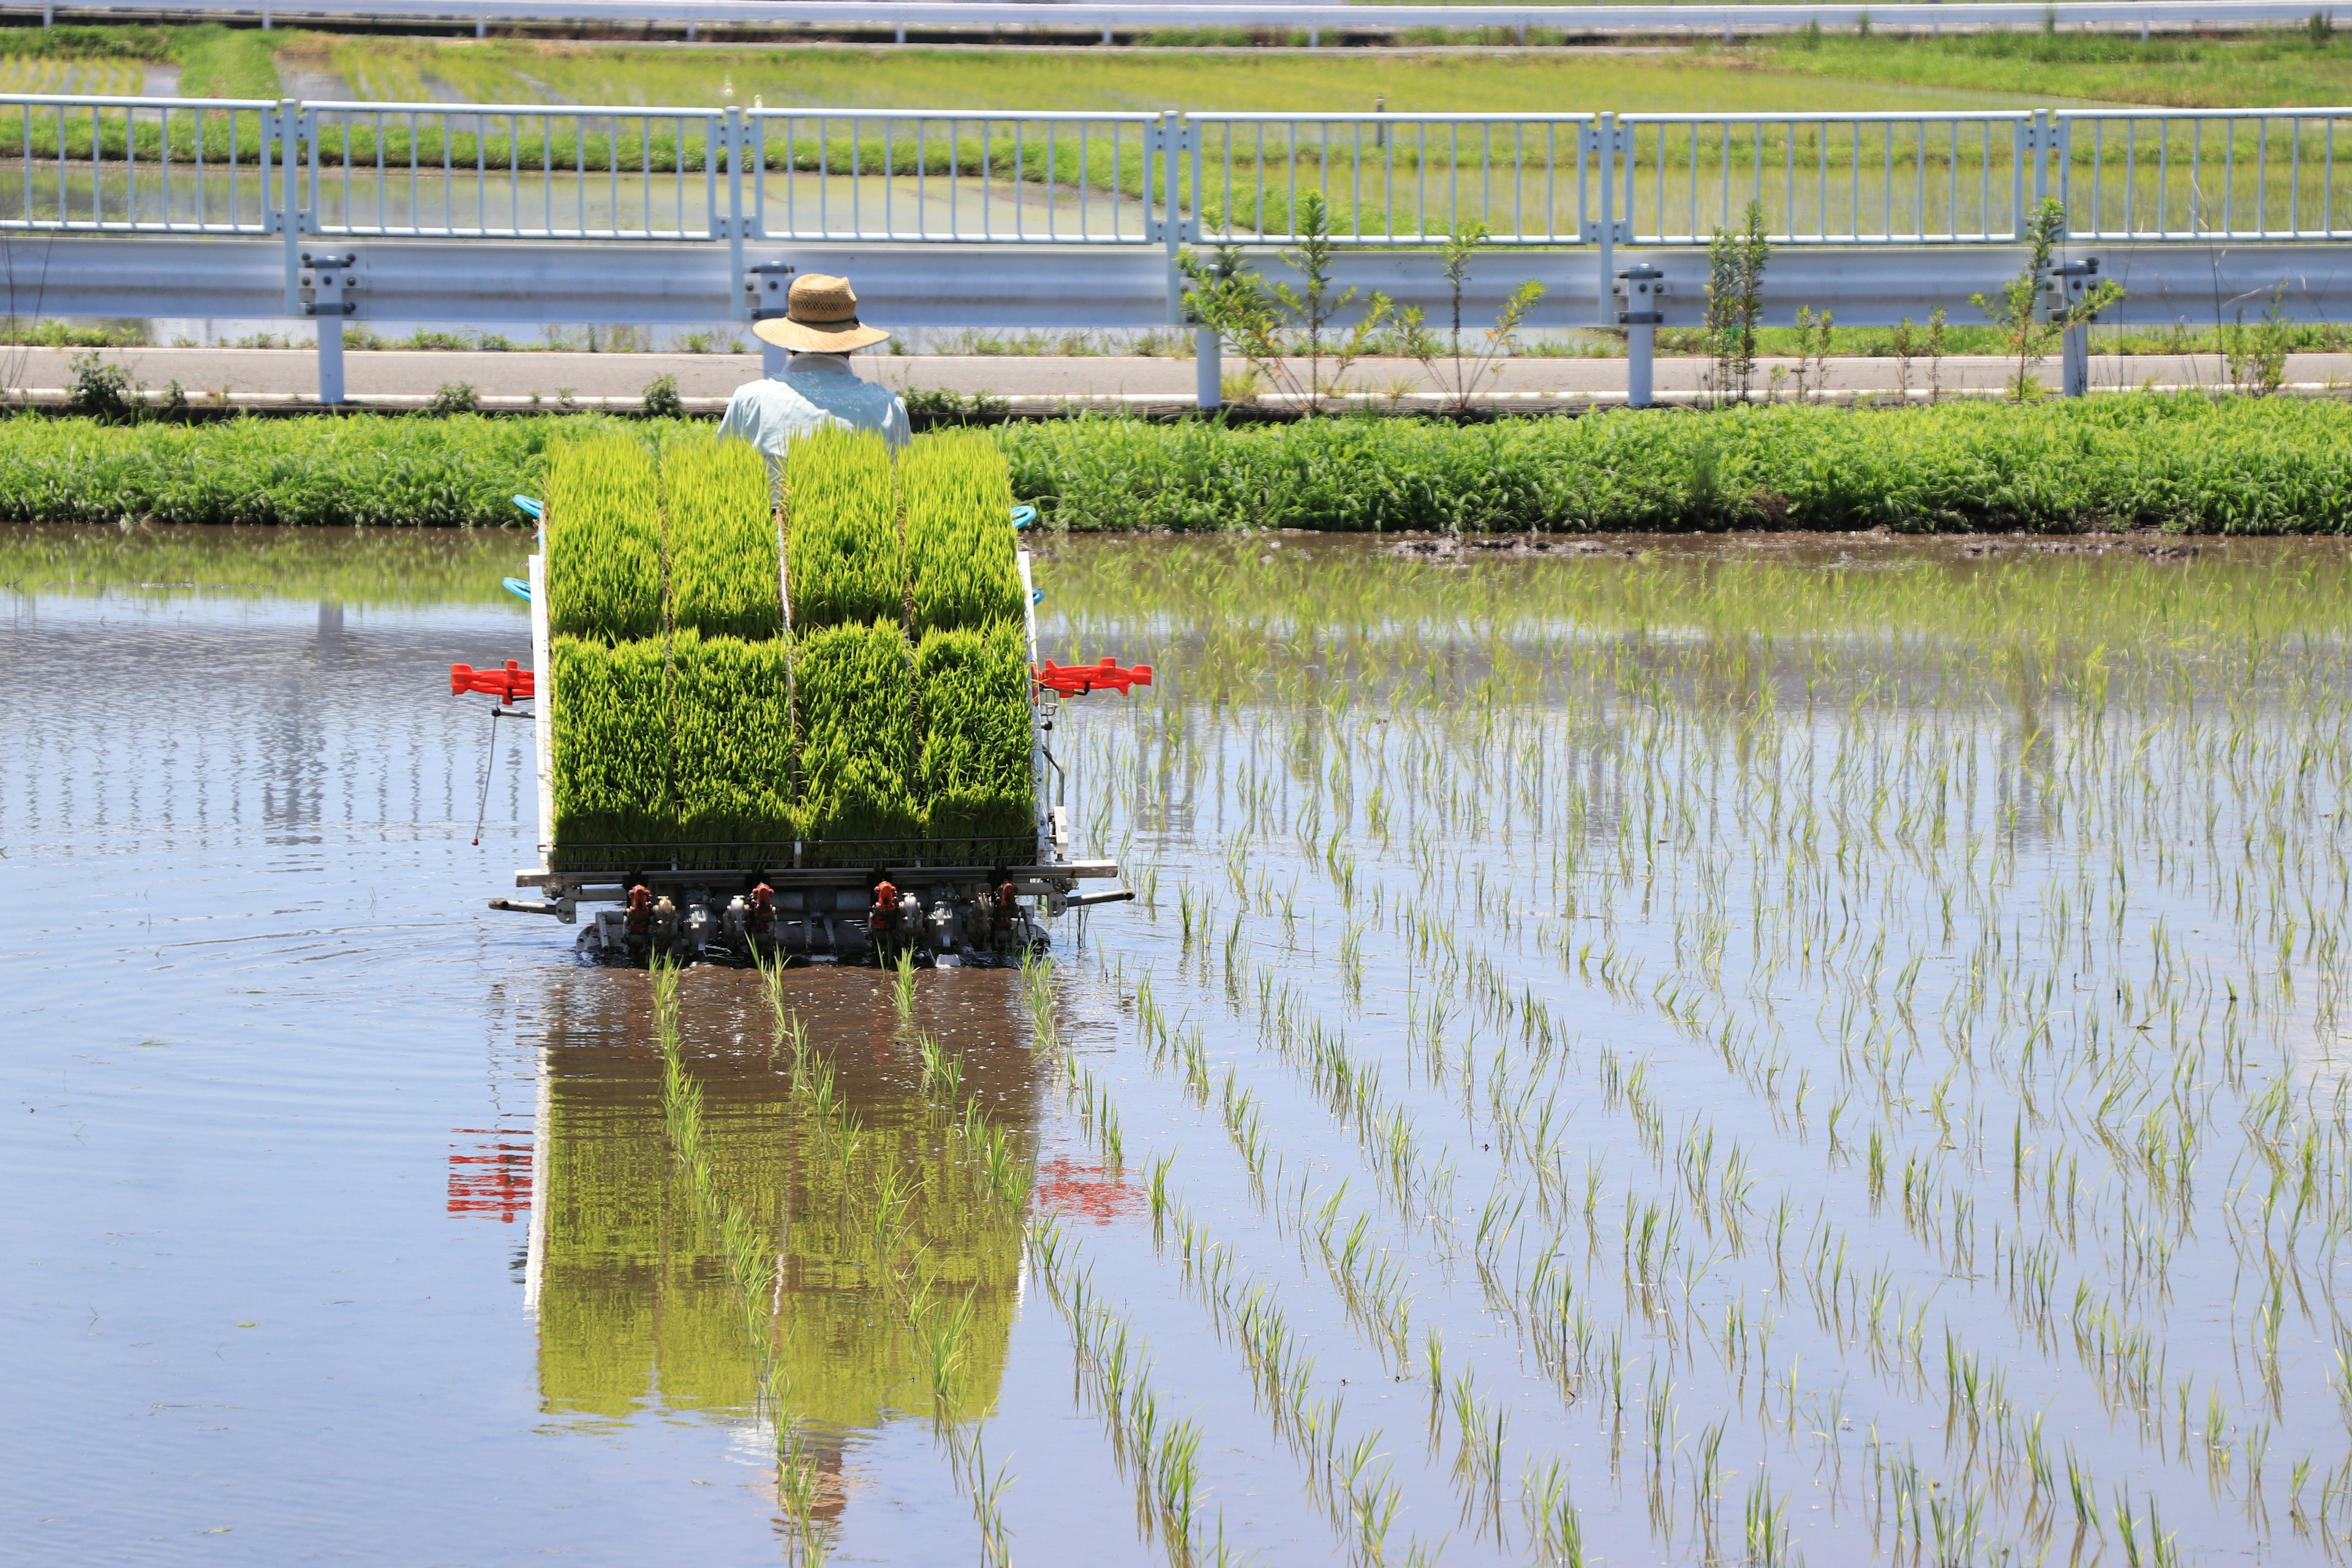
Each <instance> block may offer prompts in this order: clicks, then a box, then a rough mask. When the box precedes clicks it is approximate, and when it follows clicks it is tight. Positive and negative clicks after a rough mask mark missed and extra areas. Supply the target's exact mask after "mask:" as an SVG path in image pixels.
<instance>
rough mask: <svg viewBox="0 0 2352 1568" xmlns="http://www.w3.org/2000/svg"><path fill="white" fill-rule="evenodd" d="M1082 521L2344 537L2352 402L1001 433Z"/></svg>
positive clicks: (1062, 522) (2103, 400)
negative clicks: (2125, 530) (2135, 530)
mask: <svg viewBox="0 0 2352 1568" xmlns="http://www.w3.org/2000/svg"><path fill="white" fill-rule="evenodd" d="M998 434H999V439H1000V440H1001V441H1002V442H1003V446H1004V447H1005V451H1006V453H1007V455H1008V457H1009V458H1011V460H1012V464H1013V489H1014V490H1015V491H1016V492H1017V493H1018V494H1020V495H1021V496H1022V497H1023V498H1024V499H1025V500H1034V501H1035V502H1036V503H1037V504H1038V506H1039V508H1040V509H1041V510H1042V511H1043V512H1044V513H1045V516H1046V517H1047V518H1048V519H1049V520H1050V521H1053V522H1055V523H1056V524H1057V525H1059V526H1062V527H1066V528H1075V529H1133V528H1173V529H1215V528H1234V527H1259V528H1309V529H1335V530H1370V529H1391V530H1402V529H1463V530H1487V529H1539V530H1557V531H1564V532H1582V531H1607V530H1621V529H1622V530H1638V529H1663V530H1678V529H1679V530H1712V529H1733V528H1791V529H1831V530H1836V529H1862V528H1873V527H1886V528H1892V529H1897V530H1902V531H1937V530H2009V529H2024V530H2032V531H2048V532H2056V533H2068V532H2074V531H2081V530H2084V529H2092V528H2107V527H2154V528H2166V529H2172V530H2178V531H2190V532H2215V533H2240V532H2242V533H2287V532H2330V533H2332V532H2339V531H2343V530H2344V529H2345V528H2346V527H2347V525H2352V466H2347V463H2346V462H2345V460H2344V453H2345V452H2347V451H2352V408H2347V406H2345V405H2341V404H2336V403H2319V402H2299V401H2298V402H2284V401H2278V400H2267V401H2257V400H2252V399H2237V400H2221V401H2209V400H2207V399H2204V398H2201V397H2196V396H2190V395H2182V396H2176V397H2154V396H2129V395H2126V396H2113V397H2098V398H2089V399H2084V400H2083V401H2081V402H2074V403H2063V404H2050V405H2032V406H2018V405H1979V404H1946V405H1941V406H1938V407H1934V408H1910V409H1843V408H1832V407H1818V406H1790V405H1781V406H1776V407H1770V408H1766V407H1743V408H1735V409H1730V410H1727V411H1724V412H1720V413H1717V414H1712V415H1706V416H1694V415H1689V414H1684V413H1654V414H1623V413H1619V414H1608V415H1601V416H1593V417H1589V418H1582V419H1531V420H1502V421H1498V422H1496V423H1494V424H1490V425H1475V426H1461V427H1457V426H1446V425H1434V424H1423V423H1417V422H1407V421H1400V420H1386V419H1378V418H1348V419H1320V420H1314V421H1309V422H1304V423H1300V424H1297V425H1289V426H1260V427H1255V428H1241V429H1223V428H1220V427H1218V426H1213V425H1206V424H1184V425H1161V426H1155V425H1146V424H1142V423H1139V422H1134V421H1109V420H1076V421H1070V422H1066V423H1053V424H1038V425H1014V426H1004V427H1003V429H1002V430H1001V431H1000V432H999V433H998Z"/></svg>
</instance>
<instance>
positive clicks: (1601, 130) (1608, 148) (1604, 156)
mask: <svg viewBox="0 0 2352 1568" xmlns="http://www.w3.org/2000/svg"><path fill="white" fill-rule="evenodd" d="M1592 139H1593V151H1594V152H1595V153H1597V154H1598V155H1599V157H1600V160H1601V226H1600V229H1599V231H1598V233H1597V235H1596V237H1597V238H1598V239H1599V240H1600V242H1601V299H1600V301H1599V310H1598V312H1597V313H1598V315H1599V318H1600V324H1601V325H1602V326H1612V325H1614V324H1615V322H1614V318H1615V315H1616V310H1615V303H1616V300H1615V296H1616V292H1617V117H1616V116H1615V115H1614V114H1603V115H1602V116H1601V123H1600V124H1598V125H1596V126H1594V127H1593V128H1592Z"/></svg>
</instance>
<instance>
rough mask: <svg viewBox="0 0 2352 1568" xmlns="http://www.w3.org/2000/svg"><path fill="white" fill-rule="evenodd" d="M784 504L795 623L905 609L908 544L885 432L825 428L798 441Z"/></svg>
mask: <svg viewBox="0 0 2352 1568" xmlns="http://www.w3.org/2000/svg"><path fill="white" fill-rule="evenodd" d="M784 510H785V516H786V518H787V520H788V524H789V527H788V532H787V546H786V547H787V549H788V550H789V552H790V554H791V563H792V592H793V629H794V630H796V631H814V630H815V629H817V628H818V627H820V626H843V625H848V624H852V623H859V622H871V621H877V620H887V621H893V622H896V621H899V620H901V619H902V618H903V617H904V616H905V614H906V605H907V552H906V546H905V544H904V543H903V542H901V540H900V538H899V534H898V489H897V487H896V486H895V485H894V484H893V483H892V480H891V473H890V450H889V448H888V447H885V446H884V445H883V444H882V437H879V436H877V435H875V434H874V433H873V432H871V431H859V432H856V433H852V432H849V431H845V430H826V431H821V432H819V433H817V434H816V435H814V436H805V437H801V438H800V439H799V440H796V441H794V442H793V444H792V447H791V449H790V450H789V451H788V452H787V453H786V455H785V458H784Z"/></svg>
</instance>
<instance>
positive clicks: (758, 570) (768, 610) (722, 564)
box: [661, 440, 784, 639]
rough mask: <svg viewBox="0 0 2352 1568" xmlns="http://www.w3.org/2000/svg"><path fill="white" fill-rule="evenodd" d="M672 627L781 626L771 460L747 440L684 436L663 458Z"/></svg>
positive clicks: (721, 631)
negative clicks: (770, 501)
mask: <svg viewBox="0 0 2352 1568" xmlns="http://www.w3.org/2000/svg"><path fill="white" fill-rule="evenodd" d="M661 477H662V538H663V541H664V542H665V543H666V544H667V546H668V554H669V619H670V625H671V626H675V627H677V629H679V630H681V631H684V630H688V629H689V628H690V629H692V630H695V631H699V632H704V633H708V634H709V635H711V636H714V637H749V638H754V639H756V638H761V637H777V636H780V635H782V631H783V616H784V610H783V590H782V585H781V584H779V582H778V581H777V572H776V521H775V516H774V514H773V513H772V511H771V510H769V507H768V465H767V462H766V460H765V459H763V458H761V456H760V453H759V449H758V448H757V447H753V446H751V443H749V442H747V441H717V440H712V441H698V442H681V443H680V444H678V445H677V446H674V447H671V448H670V449H669V451H668V452H667V454H665V455H664V457H663V458H662V470H661Z"/></svg>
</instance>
